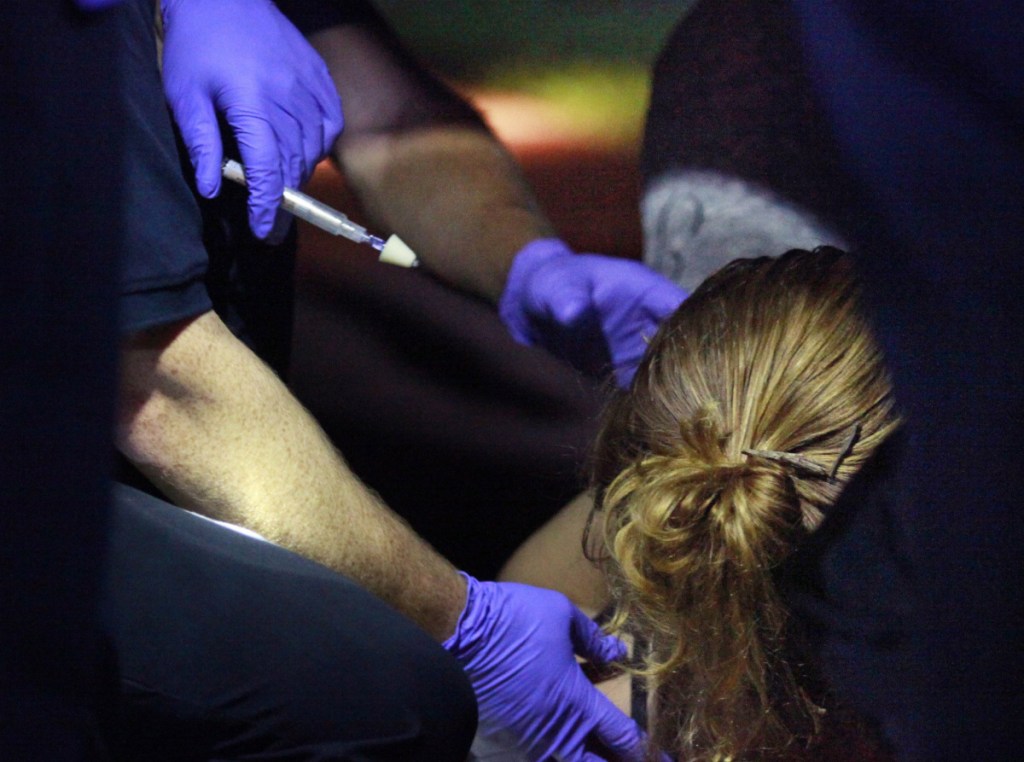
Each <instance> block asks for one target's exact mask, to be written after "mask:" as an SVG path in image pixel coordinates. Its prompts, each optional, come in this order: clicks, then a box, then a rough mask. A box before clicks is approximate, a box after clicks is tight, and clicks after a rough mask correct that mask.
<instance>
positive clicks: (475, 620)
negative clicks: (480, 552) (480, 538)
mask: <svg viewBox="0 0 1024 762" xmlns="http://www.w3.org/2000/svg"><path fill="white" fill-rule="evenodd" d="M459 574H461V575H462V577H463V579H465V580H466V605H465V606H464V607H463V609H462V613H461V614H459V621H458V622H456V623H455V632H453V633H452V634H451V637H449V638H448V639H447V640H445V641H444V643H442V644H441V646H442V647H443V648H444V649H445V650H446V651H448V652H449V653H450V654H452V655H453V656H455V657H456V658H460V659H461V658H462V657H463V656H464V655H465V654H466V653H467V652H468V651H470V650H471V649H472V647H473V645H474V644H475V643H476V642H477V641H478V640H479V639H480V625H481V623H482V622H483V621H486V618H487V617H486V614H485V613H483V612H485V611H486V609H487V608H488V607H487V604H486V600H483V599H486V597H487V596H486V595H485V594H484V592H483V587H484V586H483V583H481V582H480V581H479V580H478V579H476V578H475V577H473V576H470V575H469V574H466V572H464V571H460V572H459Z"/></svg>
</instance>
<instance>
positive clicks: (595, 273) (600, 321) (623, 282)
mask: <svg viewBox="0 0 1024 762" xmlns="http://www.w3.org/2000/svg"><path fill="white" fill-rule="evenodd" d="M687 296H688V294H687V293H686V291H684V290H683V289H681V288H680V287H679V286H677V285H676V284H675V283H673V282H672V281H670V280H669V279H668V278H665V277H664V276H662V275H659V274H658V273H656V272H654V271H653V270H651V269H650V268H649V267H647V266H646V265H642V264H640V263H639V262H633V261H631V260H627V259H619V258H617V257H608V256H603V255H601V254H576V253H574V252H573V251H572V249H570V248H569V247H568V246H567V245H566V244H565V243H564V242H562V241H560V240H559V239H557V238H541V239H538V240H536V241H532V242H531V243H529V244H527V245H526V246H524V247H523V248H522V249H521V250H520V252H519V253H518V254H516V257H515V259H514V260H513V262H512V268H511V270H510V271H509V276H508V282H507V284H506V286H505V292H504V293H503V294H502V295H501V301H500V302H499V304H498V311H499V313H500V314H501V319H502V321H504V323H505V325H506V326H507V327H508V330H509V332H510V333H511V334H512V336H513V338H515V339H516V341H518V342H520V343H522V344H528V345H530V346H533V345H540V346H542V347H544V348H546V349H548V350H550V351H551V352H553V353H554V354H556V355H558V356H560V357H562V358H564V359H566V360H568V361H569V362H570V363H572V364H573V365H574V366H575V367H576V368H578V369H579V370H582V371H585V372H587V373H590V374H591V375H598V374H602V373H604V372H607V369H608V365H609V364H610V365H611V367H612V368H613V369H614V371H615V380H616V382H617V383H618V384H619V386H622V387H625V386H628V385H629V382H630V380H632V378H633V374H634V373H635V372H636V368H637V365H638V364H639V362H640V358H641V357H643V354H644V351H645V350H646V349H647V342H648V341H649V340H650V338H651V337H652V336H654V334H655V332H656V331H657V330H658V326H660V325H661V322H662V321H663V320H664V319H665V318H666V317H668V316H669V315H670V314H672V312H674V311H675V309H676V308H677V307H678V306H679V305H680V303H681V302H682V301H683V300H684V299H685V298H686V297H687Z"/></svg>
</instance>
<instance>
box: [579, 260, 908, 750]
mask: <svg viewBox="0 0 1024 762" xmlns="http://www.w3.org/2000/svg"><path fill="white" fill-rule="evenodd" d="M897 424H898V420H897V416H896V414H895V412H894V407H893V401H892V389H891V384H890V380H889V377H888V374H887V372H886V370H885V367H884V364H883V360H882V355H881V352H880V350H879V348H878V346H877V345H876V343H875V340H874V338H873V337H872V335H871V331H870V329H869V327H868V323H867V320H866V318H865V316H864V314H863V311H862V309H861V307H860V304H859V289H858V287H857V284H856V281H855V279H854V276H853V274H852V266H851V262H850V258H849V257H848V256H847V255H845V254H843V253H842V252H839V251H837V250H835V249H828V248H821V249H818V250H816V251H814V252H807V251H792V252H789V253H787V254H785V255H783V256H782V257H779V258H777V259H771V258H767V257H762V258H759V259H753V260H738V261H736V262H733V263H731V264H730V265H728V266H726V267H725V268H723V269H722V270H720V271H719V272H718V273H716V274H715V275H713V276H712V277H711V278H709V279H708V280H707V281H705V282H704V284H703V285H701V287H700V288H698V289H697V290H696V291H695V292H694V293H693V294H692V295H691V296H690V298H689V299H687V300H686V301H685V302H684V303H683V304H682V306H681V307H680V308H679V310H678V311H677V312H676V313H675V314H674V315H672V316H671V317H670V318H669V319H668V320H667V321H666V323H665V324H664V325H663V326H662V328H661V330H660V331H659V332H658V334H657V335H656V336H655V338H654V339H653V341H652V343H651V346H650V348H649V350H648V352H647V354H646V356H645V359H644V361H643V363H642V364H641V367H640V369H639V370H638V372H637V375H636V377H635V379H634V381H633V383H632V386H631V387H630V389H629V390H628V391H626V392H624V393H622V394H621V395H620V396H619V397H618V398H617V399H616V400H614V401H613V402H612V404H611V406H610V408H609V410H608V411H607V413H606V416H605V421H604V426H603V429H602V432H601V435H600V437H599V440H598V445H597V448H596V450H595V458H594V484H595V488H596V492H597V504H596V508H595V510H596V511H600V512H603V515H602V514H601V513H598V514H595V516H596V517H597V518H598V522H597V523H596V524H595V526H601V527H603V540H604V543H603V545H604V548H603V551H604V553H603V555H604V558H603V559H602V560H603V563H604V566H605V570H606V573H607V575H608V578H609V582H610V584H611V589H612V594H613V597H614V600H615V603H616V612H615V616H614V618H613V620H612V626H613V628H615V629H617V630H618V631H624V632H630V633H633V634H635V635H636V636H637V637H638V639H640V640H642V641H645V642H646V643H648V644H649V645H648V649H647V652H646V653H645V654H643V657H644V663H643V666H642V667H641V668H639V670H638V671H639V673H640V674H641V675H644V676H646V677H647V678H648V680H649V682H650V686H651V689H652V691H653V694H654V697H655V707H654V710H655V711H654V718H653V719H654V723H653V727H652V738H653V740H654V742H655V743H656V744H657V745H659V746H661V747H662V748H665V749H669V750H672V751H673V752H675V753H676V754H678V755H679V757H680V759H686V760H730V759H748V758H752V757H753V758H767V757H780V756H787V755H789V754H791V753H793V752H794V751H797V750H798V749H800V748H804V749H806V748H808V744H812V743H813V741H814V739H815V738H816V737H817V735H818V733H819V729H820V723H819V719H820V716H821V714H822V713H823V710H822V709H821V708H819V707H818V706H817V705H816V704H815V701H814V700H812V697H811V696H810V695H809V694H808V693H807V691H806V690H805V685H804V683H803V680H802V678H801V675H800V674H799V672H800V669H799V666H798V665H794V664H792V663H791V662H790V661H789V660H787V658H786V651H787V646H788V645H789V644H788V643H787V639H786V635H787V629H788V628H787V611H786V608H785V606H784V604H783V601H782V599H781V597H780V595H779V593H778V591H777V589H776V584H775V579H774V577H775V570H776V569H777V568H778V566H779V565H780V564H781V562H782V561H783V560H784V559H786V558H787V556H789V554H790V553H791V552H792V551H793V549H794V548H795V547H796V546H797V545H798V544H799V543H800V541H801V540H802V538H804V537H805V536H806V534H807V532H809V531H811V530H812V529H813V528H814V527H816V526H817V525H818V523H819V522H820V521H821V519H822V516H823V514H825V513H827V511H828V507H829V506H830V505H832V504H833V503H834V502H835V500H836V498H837V497H838V495H839V492H840V491H841V489H842V486H843V485H844V484H845V483H846V482H847V481H848V480H849V479H850V477H851V476H852V475H853V474H854V473H855V472H856V471H857V470H858V469H859V468H860V467H861V465H862V464H863V463H864V462H865V460H866V459H867V458H868V457H869V456H870V455H871V454H872V452H874V450H875V449H876V448H877V447H878V445H879V444H881V442H882V441H883V440H884V439H885V438H886V437H888V436H889V435H890V434H891V433H892V432H893V431H894V430H895V428H896V426H897ZM745 451H746V452H745ZM750 451H756V452H750ZM780 453H782V454H781V455H780ZM833 473H834V477H833V476H831V474H833ZM592 518H593V517H592Z"/></svg>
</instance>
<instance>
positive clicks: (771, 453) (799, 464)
mask: <svg viewBox="0 0 1024 762" xmlns="http://www.w3.org/2000/svg"><path fill="white" fill-rule="evenodd" d="M742 452H743V454H744V455H753V456H754V457H756V458H764V459H765V460H774V461H775V462H777V463H785V464H787V465H790V466H793V468H795V469H797V470H798V471H804V472H806V473H808V474H810V475H811V476H818V477H820V478H822V479H828V478H829V470H828V469H827V468H825V467H824V466H822V465H820V464H818V463H815V462H814V461H813V460H811V459H810V458H805V457H804V456H803V455H796V454H794V453H791V452H780V451H779V450H743V451H742Z"/></svg>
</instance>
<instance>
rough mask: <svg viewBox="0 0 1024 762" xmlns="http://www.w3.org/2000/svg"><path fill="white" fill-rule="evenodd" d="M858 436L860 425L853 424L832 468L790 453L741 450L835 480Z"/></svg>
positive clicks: (744, 452)
mask: <svg viewBox="0 0 1024 762" xmlns="http://www.w3.org/2000/svg"><path fill="white" fill-rule="evenodd" d="M859 436H860V424H859V423H855V424H853V427H852V428H851V429H850V433H849V435H848V436H847V437H846V440H845V441H844V442H843V446H842V447H840V448H839V454H838V455H837V456H836V459H835V462H834V463H833V464H832V468H831V469H828V468H825V467H824V466H823V465H821V464H820V463H815V462H814V461H813V460H811V459H810V458H805V457H804V456H803V455H797V454H796V453H792V452H781V451H779V450H743V451H742V452H743V454H744V455H753V456H754V457H757V458H764V459H765V460H774V461H776V462H778V463H786V464H788V465H790V466H793V467H794V468H796V469H797V470H801V471H804V472H806V473H808V474H810V475H811V476H817V477H820V478H822V479H835V478H836V474H837V473H839V466H841V465H842V463H843V460H844V459H845V458H846V456H847V455H849V454H850V451H851V450H852V449H853V445H854V443H856V441H857V437H859Z"/></svg>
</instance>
